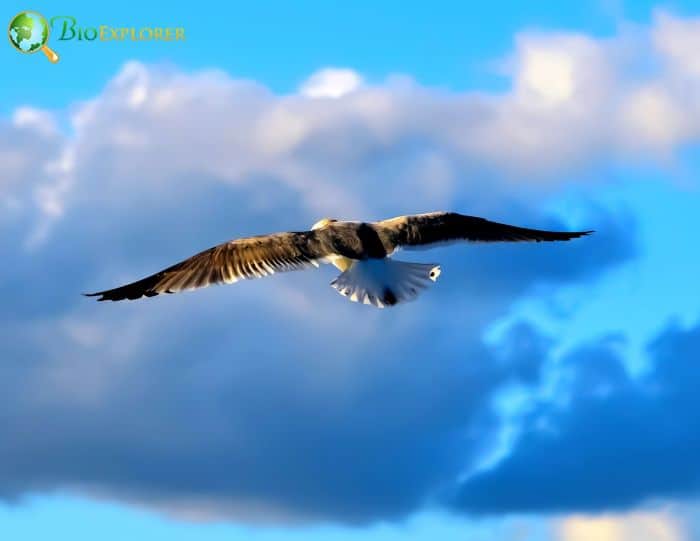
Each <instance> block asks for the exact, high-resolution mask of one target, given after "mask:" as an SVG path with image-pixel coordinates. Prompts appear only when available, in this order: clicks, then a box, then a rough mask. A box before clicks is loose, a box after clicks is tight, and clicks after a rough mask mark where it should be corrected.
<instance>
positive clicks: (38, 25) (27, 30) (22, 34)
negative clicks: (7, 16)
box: [7, 11, 58, 64]
mask: <svg viewBox="0 0 700 541" xmlns="http://www.w3.org/2000/svg"><path fill="white" fill-rule="evenodd" d="M50 33H51V29H50V28H49V23H47V22H46V19H45V18H44V16H43V15H42V14H41V13H37V12H36V11H23V12H21V13H18V14H17V15H15V16H14V17H13V19H12V20H11V21H10V26H9V27H8V28H7V35H8V37H9V38H10V43H11V44H12V46H13V47H14V48H15V49H17V50H18V51H19V52H20V53H25V54H33V53H35V52H37V51H41V52H43V53H44V54H45V55H46V58H48V59H49V61H50V62H53V63H54V64H55V63H56V62H58V55H57V54H56V51H54V50H53V49H51V48H50V47H49V46H48V45H47V44H46V43H47V42H48V41H49V34H50Z"/></svg>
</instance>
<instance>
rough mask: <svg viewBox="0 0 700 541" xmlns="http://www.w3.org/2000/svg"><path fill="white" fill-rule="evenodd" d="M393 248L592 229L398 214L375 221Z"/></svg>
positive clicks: (561, 236)
mask: <svg viewBox="0 0 700 541" xmlns="http://www.w3.org/2000/svg"><path fill="white" fill-rule="evenodd" d="M376 226H378V227H379V229H380V230H381V231H383V232H384V234H385V235H386V237H387V238H388V240H389V242H390V244H391V245H392V246H393V248H410V247H421V246H427V245H430V244H439V243H445V242H454V241H468V242H527V241H529V242H541V241H553V240H569V239H575V238H578V237H582V236H584V235H588V234H589V233H592V231H571V232H561V231H542V230H539V229H528V228H525V227H516V226H513V225H507V224H501V223H498V222H491V221H489V220H486V219H484V218H477V217H476V216H464V215H462V214H457V213H455V212H431V213H428V214H415V215H412V216H399V217H397V218H392V219H390V220H384V221H381V222H376Z"/></svg>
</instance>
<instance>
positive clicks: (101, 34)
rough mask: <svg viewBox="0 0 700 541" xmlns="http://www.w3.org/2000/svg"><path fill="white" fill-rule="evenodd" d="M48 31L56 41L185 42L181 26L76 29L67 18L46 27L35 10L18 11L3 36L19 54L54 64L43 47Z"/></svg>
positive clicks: (54, 56) (55, 57)
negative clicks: (38, 56)
mask: <svg viewBox="0 0 700 541" xmlns="http://www.w3.org/2000/svg"><path fill="white" fill-rule="evenodd" d="M51 30H53V31H54V35H55V36H57V37H56V39H58V41H73V40H75V41H83V42H94V41H110V42H124V41H145V42H148V41H185V29H184V28H183V27H175V28H171V27H161V26H144V27H142V28H135V27H117V26H110V25H107V24H101V25H98V26H80V25H79V24H78V21H77V19H76V18H75V17H69V16H67V15H57V16H55V17H51V24H50V25H49V23H48V22H47V21H46V19H45V18H44V16H43V15H42V14H41V13H37V12H36V11H22V12H21V13H19V14H17V15H15V16H14V17H13V18H12V20H11V21H10V25H9V26H8V28H7V36H8V37H9V38H10V43H11V44H12V46H13V47H14V48H15V49H17V50H18V51H19V52H20V53H25V54H32V53H35V52H37V51H42V52H43V53H44V54H45V55H46V58H48V59H49V60H50V61H51V62H53V63H54V64H55V63H56V62H58V54H56V52H55V51H54V50H53V49H51V48H50V47H49V46H48V45H47V42H48V40H49V34H50V33H51Z"/></svg>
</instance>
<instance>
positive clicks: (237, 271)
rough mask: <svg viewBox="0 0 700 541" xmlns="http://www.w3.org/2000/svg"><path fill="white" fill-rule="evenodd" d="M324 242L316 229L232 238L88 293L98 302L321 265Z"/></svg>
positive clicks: (133, 297) (173, 291) (151, 294)
mask: <svg viewBox="0 0 700 541" xmlns="http://www.w3.org/2000/svg"><path fill="white" fill-rule="evenodd" d="M324 244H325V243H322V242H320V241H319V240H318V238H317V235H316V234H315V232H314V231H304V232H298V233H276V234H273V235H261V236H258V237H249V238H245V239H238V240H232V241H230V242H226V243H224V244H220V245H219V246H215V247H213V248H210V249H209V250H205V251H203V252H201V253H199V254H197V255H194V256H192V257H190V258H189V259H186V260H184V261H182V262H180V263H177V264H175V265H173V266H172V267H168V268H167V269H164V270H162V271H160V272H157V273H156V274H153V275H151V276H148V277H146V278H143V279H142V280H138V281H137V282H133V283H130V284H126V285H123V286H121V287H117V288H115V289H108V290H106V291H99V292H97V293H88V294H87V296H88V297H95V296H99V297H100V298H99V299H97V300H98V301H120V300H124V299H130V300H132V299H138V298H140V297H153V296H155V295H158V294H160V293H176V292H178V291H184V290H187V289H195V288H198V287H206V286H208V285H211V284H220V283H227V284H230V283H233V282H237V281H238V280H242V279H249V278H260V277H262V276H267V275H269V274H273V273H275V272H284V271H291V270H299V269H303V268H307V267H310V266H318V263H317V260H319V259H322V258H323V257H324V256H326V255H328V254H327V253H326V252H327V250H325V249H324V248H323V246H324Z"/></svg>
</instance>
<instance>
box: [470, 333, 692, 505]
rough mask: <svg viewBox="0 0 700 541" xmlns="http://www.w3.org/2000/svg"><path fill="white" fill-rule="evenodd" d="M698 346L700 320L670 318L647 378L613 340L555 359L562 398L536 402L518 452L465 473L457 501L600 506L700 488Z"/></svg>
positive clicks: (516, 447)
mask: <svg viewBox="0 0 700 541" xmlns="http://www.w3.org/2000/svg"><path fill="white" fill-rule="evenodd" d="M698 349H700V327H693V328H689V329H687V330H684V329H680V328H678V327H675V326H672V327H670V328H668V329H667V330H666V331H665V332H664V333H662V334H661V335H660V336H659V337H658V338H656V339H655V340H654V341H653V342H652V344H651V345H650V354H651V356H652V358H653V364H652V368H651V369H650V371H649V372H648V373H647V374H645V375H644V376H643V377H639V378H634V377H632V376H630V375H629V374H628V373H627V372H626V371H625V368H624V365H623V360H622V359H621V358H620V356H619V354H618V353H617V352H616V347H615V342H614V341H602V342H601V343H598V344H593V345H591V346H589V347H584V348H581V349H579V350H578V351H576V352H574V353H572V354H571V355H570V356H569V357H568V358H566V359H565V360H564V362H563V365H562V366H559V367H558V368H557V373H558V374H559V376H560V378H561V380H562V382H563V387H564V388H565V389H566V391H563V394H564V396H566V399H565V401H564V405H562V404H561V403H556V402H554V403H553V402H551V401H545V402H543V403H540V404H538V405H536V406H535V407H533V409H532V411H531V412H530V414H529V415H528V418H527V420H526V421H525V423H524V426H523V427H522V435H521V437H520V438H519V440H518V441H516V442H515V444H514V446H513V448H512V450H511V452H510V454H509V455H508V456H507V457H505V458H504V459H503V460H502V461H501V462H500V463H498V464H496V465H495V466H493V467H492V468H491V469H488V470H485V471H481V472H478V473H476V474H475V475H473V476H472V477H471V478H469V479H467V480H466V481H465V482H464V484H463V486H462V488H461V491H460V493H459V496H458V499H457V501H458V506H459V507H460V508H461V509H464V510H466V511H469V512H474V513H489V514H490V513H498V514H500V513H507V512H533V511H559V512H567V511H574V512H576V511H583V510H585V511H590V512H600V511H604V510H610V509H629V508H632V507H634V506H637V505H640V504H643V503H645V502H654V501H659V500H664V499H674V498H679V497H685V498H691V497H694V496H696V495H697V493H698V490H700V482H699V479H700V478H699V477H698V470H697V462H696V460H695V458H694V457H695V456H697V454H698V452H700V446H699V445H698V442H697V438H696V437H695V435H696V434H697V433H698V431H699V430H700V425H699V423H700V417H698V415H697V414H696V411H697V409H698V408H697V404H696V401H697V400H696V392H695V388H694V384H693V382H695V381H697V379H698V377H700V371H699V369H698V366H697V363H696V362H695V361H696V357H697V355H696V354H697V351H698ZM533 486H537V487H538V489H537V491H536V492H533V491H532V490H531V489H530V487H533Z"/></svg>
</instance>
